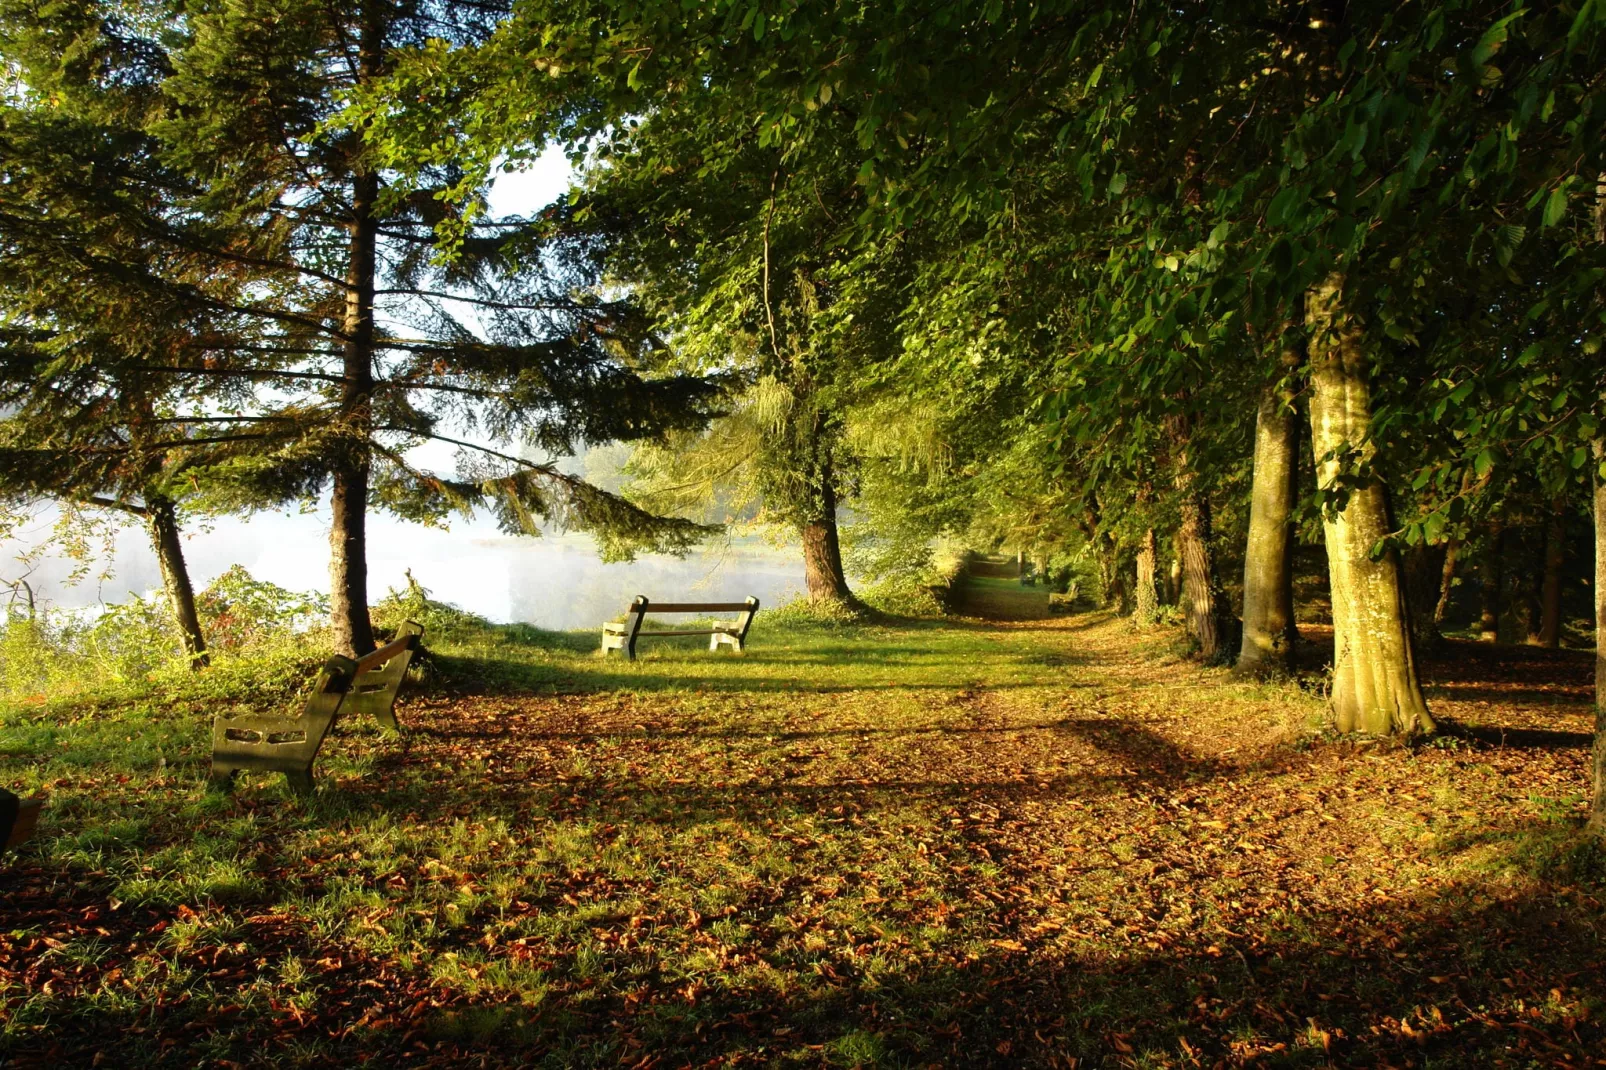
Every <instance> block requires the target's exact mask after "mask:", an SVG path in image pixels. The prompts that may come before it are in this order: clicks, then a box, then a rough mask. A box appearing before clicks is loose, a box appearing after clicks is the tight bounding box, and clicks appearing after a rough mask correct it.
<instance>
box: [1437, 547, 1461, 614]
mask: <svg viewBox="0 0 1606 1070" xmlns="http://www.w3.org/2000/svg"><path fill="white" fill-rule="evenodd" d="M1460 555H1461V540H1460V539H1451V540H1450V541H1449V542H1448V543H1446V544H1445V547H1444V569H1443V571H1441V572H1440V573H1439V601H1438V602H1437V603H1436V604H1435V605H1434V607H1433V625H1434V627H1435V628H1437V629H1443V627H1444V618H1445V617H1447V616H1449V615H1450V594H1451V592H1452V591H1454V590H1455V563H1456V558H1457V557H1459V556H1460Z"/></svg>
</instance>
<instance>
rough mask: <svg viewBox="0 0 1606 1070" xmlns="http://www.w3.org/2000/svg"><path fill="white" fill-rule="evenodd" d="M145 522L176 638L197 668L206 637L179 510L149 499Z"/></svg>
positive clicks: (164, 501)
mask: <svg viewBox="0 0 1606 1070" xmlns="http://www.w3.org/2000/svg"><path fill="white" fill-rule="evenodd" d="M145 523H146V526H147V527H148V528H149V529H150V534H151V546H152V547H153V548H154V549H155V550H156V560H157V562H158V563H159V564H160V566H161V569H162V588H163V590H164V591H166V593H167V604H168V606H169V607H170V608H171V609H172V611H173V622H174V623H175V624H177V625H178V631H179V637H180V639H181V640H182V641H183V643H184V655H185V657H186V658H188V660H189V663H190V668H192V669H199V668H201V667H202V666H204V665H206V663H207V656H206V637H205V636H204V635H203V634H202V633H201V617H200V614H199V613H197V612H196V610H195V588H194V587H193V586H191V584H190V572H189V568H188V567H187V566H186V565H185V563H184V543H183V541H182V539H181V538H180V537H179V528H178V510H177V508H175V507H174V505H173V503H172V502H171V501H169V500H167V499H166V498H161V497H155V496H152V497H150V498H147V499H146V502H145Z"/></svg>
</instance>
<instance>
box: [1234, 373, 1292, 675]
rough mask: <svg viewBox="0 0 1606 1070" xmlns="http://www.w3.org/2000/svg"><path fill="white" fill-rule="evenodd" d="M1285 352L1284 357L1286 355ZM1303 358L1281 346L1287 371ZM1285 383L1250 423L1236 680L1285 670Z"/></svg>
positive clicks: (1288, 526)
mask: <svg viewBox="0 0 1606 1070" xmlns="http://www.w3.org/2000/svg"><path fill="white" fill-rule="evenodd" d="M1290 350H1292V351H1290ZM1303 357H1304V354H1303V352H1302V351H1300V350H1299V349H1297V348H1295V347H1293V346H1289V347H1286V348H1285V351H1284V354H1283V361H1282V363H1283V366H1284V367H1285V368H1286V369H1287V370H1289V371H1292V370H1294V368H1297V367H1298V365H1299V364H1300V363H1301V362H1302V361H1303ZM1293 404H1294V389H1293V385H1292V384H1291V383H1288V382H1286V381H1284V382H1281V383H1274V384H1272V385H1270V386H1268V387H1267V388H1266V389H1265V391H1264V392H1263V393H1262V394H1261V397H1260V408H1259V411H1258V412H1257V413H1256V416H1255V456H1254V475H1253V480H1252V483H1251V486H1250V492H1249V538H1248V541H1247V542H1246V544H1245V547H1244V614H1243V642H1242V644H1241V645H1240V647H1239V650H1238V663H1237V665H1236V666H1235V671H1237V672H1238V673H1241V674H1244V675H1263V674H1269V673H1276V672H1287V671H1288V670H1289V669H1291V668H1292V667H1293V663H1294V661H1293V659H1294V642H1295V639H1296V637H1297V634H1298V633H1297V632H1296V631H1295V630H1294V568H1293V556H1294V526H1293V517H1294V501H1295V495H1296V493H1297V490H1298V482H1297V481H1298V478H1299V417H1298V414H1297V413H1295V412H1294V407H1293Z"/></svg>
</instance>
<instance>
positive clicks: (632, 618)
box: [602, 594, 758, 661]
mask: <svg viewBox="0 0 1606 1070" xmlns="http://www.w3.org/2000/svg"><path fill="white" fill-rule="evenodd" d="M649 609H650V610H651V611H652V612H654V613H740V614H741V616H740V617H738V618H737V619H736V620H732V621H715V622H714V623H713V624H712V625H710V626H709V627H707V628H675V629H666V630H662V631H650V632H644V631H642V630H641V624H642V622H643V621H645V620H646V619H647V612H648V610H649ZM757 612H758V599H757V598H751V597H750V598H748V599H747V601H745V602H661V603H659V604H657V605H653V604H652V603H650V602H648V600H647V596H646V595H642V594H638V595H637V596H636V598H635V601H633V602H631V603H630V605H629V607H628V608H626V609H625V619H624V620H623V621H609V622H608V623H606V624H604V625H603V626H602V653H603V654H604V655H606V654H607V653H608V651H610V650H622V651H624V654H625V657H626V658H628V659H630V660H631V661H635V660H636V640H638V639H642V638H646V637H649V636H651V637H657V636H666V635H706V636H708V649H709V650H718V649H719V648H720V647H722V646H728V647H730V648H731V649H732V650H735V651H738V652H739V651H741V650H743V649H744V648H745V647H746V645H747V630H748V629H749V628H751V627H752V626H753V614H755V613H757Z"/></svg>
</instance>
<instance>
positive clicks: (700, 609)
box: [625, 594, 758, 639]
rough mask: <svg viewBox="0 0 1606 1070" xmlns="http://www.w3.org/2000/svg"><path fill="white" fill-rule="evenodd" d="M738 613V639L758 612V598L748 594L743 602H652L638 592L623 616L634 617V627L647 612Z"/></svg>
mask: <svg viewBox="0 0 1606 1070" xmlns="http://www.w3.org/2000/svg"><path fill="white" fill-rule="evenodd" d="M649 611H651V612H653V613H740V614H741V616H740V617H738V618H737V619H736V622H735V623H736V632H735V635H736V637H737V638H738V639H746V638H747V629H749V628H751V627H752V626H753V614H755V613H757V612H758V599H757V598H755V597H753V596H751V595H749V596H748V598H747V601H745V602H652V601H649V600H648V598H647V596H646V595H644V594H638V595H636V597H635V598H634V599H633V600H632V601H631V603H630V604H629V605H628V606H626V607H625V617H626V618H627V619H628V618H629V617H632V616H633V617H635V618H636V619H635V621H633V622H632V623H633V624H634V625H635V628H632V629H631V630H632V631H635V630H636V628H640V627H641V621H642V620H643V619H644V618H645V617H646V616H647V613H648V612H649Z"/></svg>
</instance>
